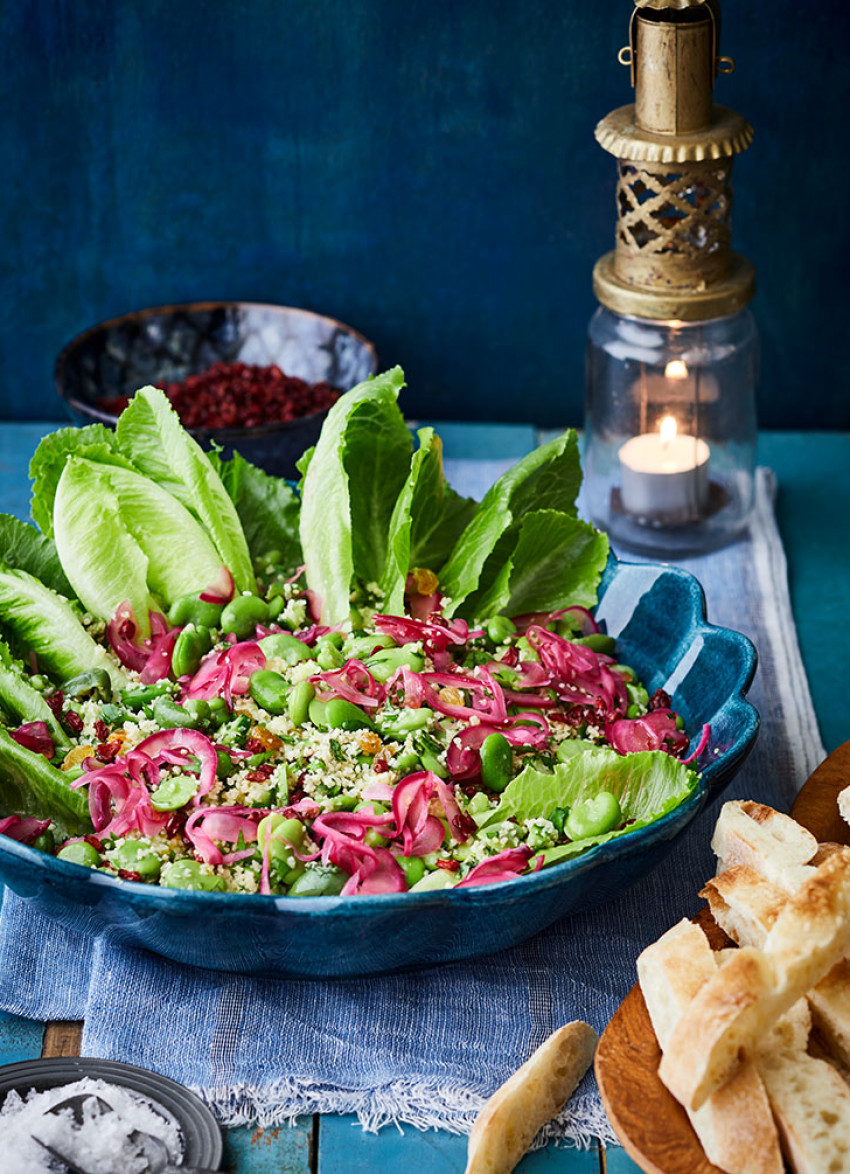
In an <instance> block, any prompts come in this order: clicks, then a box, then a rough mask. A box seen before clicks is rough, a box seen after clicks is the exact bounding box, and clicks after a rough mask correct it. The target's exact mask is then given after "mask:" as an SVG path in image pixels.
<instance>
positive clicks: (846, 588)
mask: <svg viewBox="0 0 850 1174" xmlns="http://www.w3.org/2000/svg"><path fill="white" fill-rule="evenodd" d="M51 427H55V425H49V424H6V423H4V424H0V510H3V511H5V512H12V513H16V514H18V515H19V516H20V517H27V515H28V511H29V504H28V502H29V491H28V483H27V478H26V467H27V462H28V459H29V456H30V454H31V453H32V451H33V449H34V448H35V446H36V444H37V442H38V440H39V439H40V438H41V436H42V435H43V434H44V433H45V432H46V431H48V430H49V429H50V428H51ZM438 429H439V431H440V433H441V435H442V437H443V440H444V443H445V455H446V457H447V459H449V460H451V459H456V458H461V457H478V458H489V459H491V460H498V459H508V458H511V459H516V458H518V457H520V456H522V455H523V454H524V453H526V452H528V451H529V450H530V449H531V448H533V447H534V446H535V445H536V444H537V443H538V442H539V440H540V439H541V437H540V436H539V435H538V433H537V432H536V431H535V430H534V429H533V428H532V427H530V426H522V425H483V424H445V425H438ZM848 458H850V436H848V435H847V434H840V433H829V434H826V433H768V434H766V435H763V436H762V437H761V441H760V450H759V460H760V462H761V463H762V464H766V465H770V466H771V467H772V468H774V469H775V470H776V473H777V475H778V479H779V485H780V493H779V501H778V506H777V509H778V516H779V524H780V529H781V531H782V536H783V539H784V542H785V547H786V551H787V554H788V563H789V574H790V580H791V599H792V604H793V608H794V616H795V619H796V622H797V628H798V633H799V638H800V645H801V648H802V652H803V660H804V662H805V665H806V670H807V672H808V675H809V682H810V684H811V689H812V695H813V698H814V702H815V709H816V712H817V715H818V720H819V723H820V727H821V733H822V736H823V740H824V743H825V745H826V748H827V750H828V751H830V750H833V749H835V747H836V746H838V745H839V744H840V743H841V742H843V741H845V740H846V739H847V738H848V737H850V722H848V720H847V718H846V713H845V711H846V703H845V700H844V699H845V684H844V678H845V676H846V658H844V657H842V656H841V653H840V645H837V644H836V634H839V633H843V632H844V631H846V622H847V616H848V615H850V542H848V537H850V535H848V521H847V520H848V518H850V477H848V476H847V474H846V470H847V467H848ZM78 1038H79V1034H78V1031H76V1030H75V1028H74V1026H73V1025H63V1024H59V1025H56V1024H51V1025H45V1024H43V1023H33V1022H29V1021H26V1020H21V1019H16V1018H15V1017H13V1016H9V1015H5V1014H4V1013H2V1012H0V1063H12V1062H14V1061H16V1060H23V1059H29V1058H32V1057H36V1056H39V1055H41V1054H42V1053H43V1052H44V1054H52V1055H56V1054H70V1053H71V1052H72V1051H73V1048H74V1046H75V1042H76V1041H77V1040H78ZM465 1155H466V1139H465V1138H462V1137H455V1136H453V1135H451V1134H447V1133H435V1132H431V1133H418V1132H417V1131H415V1130H411V1129H407V1130H405V1132H404V1134H401V1133H399V1131H398V1130H396V1129H393V1128H387V1129H385V1130H383V1132H382V1133H380V1134H378V1135H373V1134H365V1133H363V1132H362V1131H361V1130H360V1129H359V1128H358V1126H357V1124H356V1121H355V1120H354V1119H353V1118H349V1117H322V1118H316V1119H314V1120H309V1119H304V1120H302V1121H300V1122H299V1123H298V1125H297V1126H295V1127H294V1128H281V1129H268V1130H256V1129H251V1128H249V1127H242V1128H239V1129H232V1130H228V1132H227V1137H226V1151H225V1168H226V1169H229V1170H231V1171H235V1172H237V1174H271V1172H272V1171H274V1172H275V1174H366V1172H367V1171H370V1172H371V1171H395V1170H401V1169H403V1168H405V1167H409V1168H413V1169H416V1171H417V1174H453V1172H455V1171H457V1172H460V1171H462V1170H463V1167H464V1164H465ZM517 1169H518V1170H519V1171H520V1174H546V1172H549V1171H551V1174H599V1172H600V1171H603V1172H604V1171H606V1170H607V1171H608V1174H627V1172H628V1171H635V1170H636V1169H637V1167H636V1166H635V1165H634V1163H633V1162H631V1161H630V1159H629V1158H628V1157H627V1156H626V1154H625V1153H624V1152H623V1151H622V1150H620V1149H609V1150H608V1151H607V1153H606V1152H602V1151H598V1150H594V1151H591V1152H585V1153H579V1152H577V1151H576V1150H563V1149H560V1150H559V1149H555V1148H554V1147H549V1148H548V1149H545V1150H540V1151H538V1152H537V1153H534V1154H530V1155H529V1156H528V1157H526V1158H524V1159H523V1161H522V1162H521V1164H520V1165H519V1167H518V1168H517Z"/></svg>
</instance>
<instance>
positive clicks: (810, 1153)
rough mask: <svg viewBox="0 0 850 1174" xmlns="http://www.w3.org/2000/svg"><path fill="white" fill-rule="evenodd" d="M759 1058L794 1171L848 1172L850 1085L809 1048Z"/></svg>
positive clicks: (808, 1173)
mask: <svg viewBox="0 0 850 1174" xmlns="http://www.w3.org/2000/svg"><path fill="white" fill-rule="evenodd" d="M756 1063H757V1065H758V1069H759V1072H760V1074H761V1077H762V1080H763V1081H764V1085H765V1088H766V1089H767V1095H768V1097H769V1099H770V1103H771V1106H772V1108H773V1112H774V1115H775V1117H776V1123H777V1125H778V1127H779V1135H780V1138H781V1140H782V1148H783V1150H784V1152H785V1156H786V1157H787V1159H788V1161H789V1162H790V1164H791V1167H792V1169H793V1170H794V1171H795V1174H850V1089H848V1087H847V1085H846V1084H845V1083H844V1081H843V1080H842V1079H841V1077H840V1076H839V1075H838V1073H837V1072H836V1071H835V1069H834V1068H833V1067H832V1066H831V1065H830V1064H828V1063H826V1061H824V1060H816V1059H814V1057H812V1056H808V1055H806V1053H805V1052H802V1053H801V1052H790V1051H774V1052H769V1053H767V1054H766V1055H763V1056H759V1057H758V1059H757V1060H756Z"/></svg>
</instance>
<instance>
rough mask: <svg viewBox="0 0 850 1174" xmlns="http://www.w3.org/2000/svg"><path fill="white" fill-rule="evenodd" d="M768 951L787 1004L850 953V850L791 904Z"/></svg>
mask: <svg viewBox="0 0 850 1174" xmlns="http://www.w3.org/2000/svg"><path fill="white" fill-rule="evenodd" d="M764 949H765V953H766V954H769V955H770V957H771V959H772V961H773V965H774V968H775V971H776V976H777V981H778V991H779V993H780V996H781V998H782V1001H783V1002H785V1005H786V1006H790V1004H791V1003H792V1002H796V1000H797V999H798V998H800V997H801V995H804V994H805V993H806V991H808V990H809V988H810V987H812V986H814V985H815V983H817V982H820V980H821V979H822V978H823V977H824V976H825V975H826V974H828V973H829V971H830V970H831V969H832V967H833V966H834V965H835V964H836V963H837V962H839V961H840V960H841V959H842V958H843V957H844V955H845V954H847V953H848V951H850V848H845V849H844V851H843V852H836V853H835V854H834V855H832V856H830V857H829V859H828V860H825V861H824V863H823V864H822V865H821V866H820V868H818V869H816V870H815V872H814V873H813V875H812V877H811V878H810V879H809V880H808V881H806V883H805V884H804V885H803V886H802V887H801V888H800V889H799V890H798V891H797V892H796V893H794V895H793V896H792V897H791V898H790V899H789V900H788V901H787V902H786V904H785V907H784V908H783V910H782V912H781V913H780V914H779V916H778V917H777V918H776V920H775V921H774V923H773V925H772V927H771V929H770V932H769V933H768V935H767V938H766V939H765V943H764ZM786 1000H787V1002H786ZM784 1009H785V1008H784V1007H783V1010H784Z"/></svg>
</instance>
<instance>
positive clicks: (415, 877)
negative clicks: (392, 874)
mask: <svg viewBox="0 0 850 1174" xmlns="http://www.w3.org/2000/svg"><path fill="white" fill-rule="evenodd" d="M396 861H397V862H398V865H399V867H400V868H401V871H402V872H403V873H404V877H405V880H406V881H407V887H408V888H409V889H412V888H413V886H414V885H415V884H418V883H419V881H421V880H422V878H423V876H424V875H425V865H424V864H423V862H422V858H421V857H420V856H396Z"/></svg>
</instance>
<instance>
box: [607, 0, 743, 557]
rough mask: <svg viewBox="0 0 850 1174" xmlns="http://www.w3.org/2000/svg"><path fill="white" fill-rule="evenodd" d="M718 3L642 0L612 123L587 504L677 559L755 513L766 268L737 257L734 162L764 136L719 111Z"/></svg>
mask: <svg viewBox="0 0 850 1174" xmlns="http://www.w3.org/2000/svg"><path fill="white" fill-rule="evenodd" d="M719 45H720V10H719V6H718V3H717V0H635V9H634V11H633V14H632V20H631V26H630V38H629V45H628V46H626V48H624V49H622V50H621V51H620V61H621V62H622V63H623V64H625V65H628V66H629V68H630V71H631V78H632V84H633V85H634V89H635V101H634V104H633V105H630V106H623V107H621V108H620V109H618V110H614V111H612V113H611V114H609V115H607V117H605V118H603V119H602V121H601V122H600V123H599V125H598V126H597V128H596V138H597V140H598V141H599V143H600V144H601V145H602V146H603V147H604V148H605V149H606V150H607V151H609V152H610V153H611V154H612V155H614V156H616V158H617V167H618V182H617V196H616V200H617V225H616V237H615V248H614V250H613V251H612V252H610V253H606V254H605V256H603V257H601V258H600V259H599V261H598V262H597V264H596V266H595V268H594V272H593V287H594V293H595V294H596V297H597V298H598V300H599V302H600V303H601V306H600V309H599V310H597V312H596V314H595V315H594V317H593V319H592V321H591V324H590V330H589V340H588V363H587V406H586V421H585V423H586V452H585V470H586V494H587V502H588V506H589V509H590V512H591V515H592V517H593V519H594V521H595V522H596V523H597V524H599V525H601V526H603V527H604V528H606V529H607V530H609V532H610V533H611V534H612V536H613V537H614V539H615V542H617V543H619V544H620V545H622V546H626V547H630V548H632V549H638V550H645V551H647V552H652V553H662V554H665V555H667V556H670V555H673V556H675V555H676V554H686V553H695V552H698V551H701V550H706V549H710V548H711V547H714V546H718V545H722V544H723V543H725V542H728V541H730V540H731V539H733V538H734V537H735V536H736V535H737V534H739V533H740V531H741V529H742V528H743V527H744V526H745V524H746V521H747V517H748V515H749V512H750V510H751V507H752V499H753V468H754V460H755V440H756V420H755V407H754V404H755V383H756V376H757V368H758V335H757V331H756V327H755V322H754V320H753V318H752V316H751V314H750V312H749V310H748V309H747V305H748V303H749V301H750V300H751V298H752V296H753V293H754V291H755V271H754V269H753V267H752V265H751V264H750V262H749V261H747V260H746V259H745V258H744V257H741V256H740V255H738V254H736V253H734V252H733V251H732V243H731V224H730V213H731V208H732V186H731V175H732V163H733V160H734V157H735V155H736V154H739V153H740V152H742V151H744V150H746V149H747V147H748V146H749V145H750V143H751V142H752V138H753V131H752V127H751V126H750V125H749V123H748V122H747V121H746V120H745V119H744V118H742V117H741V115H739V114H736V113H735V112H734V111H732V110H728V109H726V108H725V107H723V106H717V105H715V104H714V102H713V90H714V84H715V80H716V79H717V76H718V74H721V73H727V72H731V70H732V69H733V68H734V65H733V62H732V61H731V60H730V59H729V58H727V57H722V56H720V54H719Z"/></svg>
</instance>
